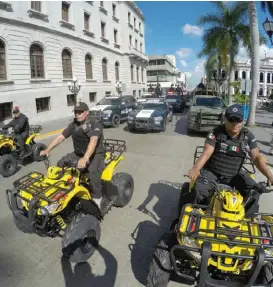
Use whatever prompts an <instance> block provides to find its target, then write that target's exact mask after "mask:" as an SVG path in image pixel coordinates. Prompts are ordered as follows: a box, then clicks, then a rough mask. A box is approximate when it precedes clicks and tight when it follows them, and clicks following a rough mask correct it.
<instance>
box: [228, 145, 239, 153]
mask: <svg viewBox="0 0 273 287" xmlns="http://www.w3.org/2000/svg"><path fill="white" fill-rule="evenodd" d="M229 150H230V151H235V152H239V148H238V147H237V146H229Z"/></svg>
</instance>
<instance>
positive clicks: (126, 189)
mask: <svg viewBox="0 0 273 287" xmlns="http://www.w3.org/2000/svg"><path fill="white" fill-rule="evenodd" d="M112 184H113V185H115V186H116V187H117V189H118V198H117V200H116V201H115V203H114V206H115V207H124V206H126V205H127V204H128V203H129V202H130V200H131V198H132V196H133V192H134V179H133V177H132V176H131V175H130V174H128V173H126V172H119V173H117V174H115V175H114V176H113V178H112Z"/></svg>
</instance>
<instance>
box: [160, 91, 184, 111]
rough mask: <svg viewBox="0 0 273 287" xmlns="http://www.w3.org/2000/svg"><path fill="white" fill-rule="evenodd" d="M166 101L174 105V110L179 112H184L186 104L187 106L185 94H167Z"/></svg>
mask: <svg viewBox="0 0 273 287" xmlns="http://www.w3.org/2000/svg"><path fill="white" fill-rule="evenodd" d="M165 101H166V102H167V103H168V104H169V105H170V106H172V108H173V112H174V113H175V112H178V113H182V112H183V110H184V108H185V106H186V102H185V99H184V97H183V96H181V95H178V94H177V95H167V96H166V98H165Z"/></svg>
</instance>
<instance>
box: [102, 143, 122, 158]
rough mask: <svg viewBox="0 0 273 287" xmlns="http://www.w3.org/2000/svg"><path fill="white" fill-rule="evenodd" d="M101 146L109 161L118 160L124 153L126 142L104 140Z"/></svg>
mask: <svg viewBox="0 0 273 287" xmlns="http://www.w3.org/2000/svg"><path fill="white" fill-rule="evenodd" d="M103 144H104V149H105V151H106V152H109V153H110V158H111V159H118V158H119V157H120V156H121V155H122V154H123V153H124V152H125V151H126V142H125V141H123V140H115V139H105V140H104V142H103Z"/></svg>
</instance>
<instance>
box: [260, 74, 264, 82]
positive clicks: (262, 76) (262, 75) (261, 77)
mask: <svg viewBox="0 0 273 287" xmlns="http://www.w3.org/2000/svg"><path fill="white" fill-rule="evenodd" d="M263 82H264V73H260V83H263Z"/></svg>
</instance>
